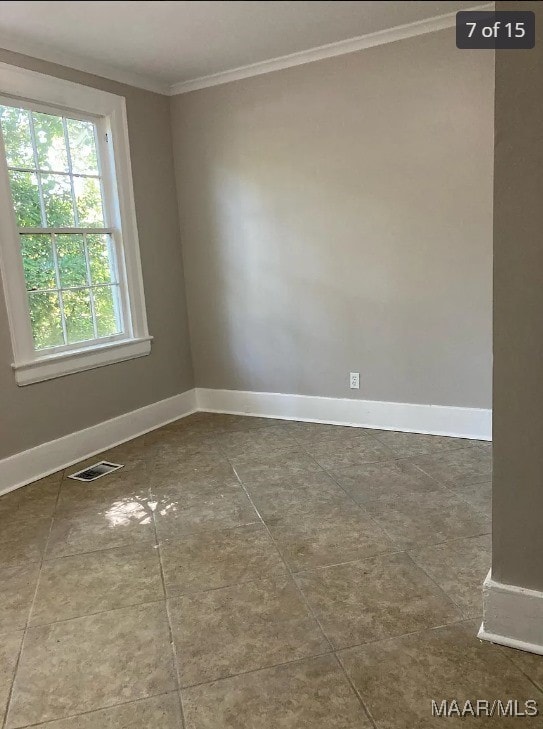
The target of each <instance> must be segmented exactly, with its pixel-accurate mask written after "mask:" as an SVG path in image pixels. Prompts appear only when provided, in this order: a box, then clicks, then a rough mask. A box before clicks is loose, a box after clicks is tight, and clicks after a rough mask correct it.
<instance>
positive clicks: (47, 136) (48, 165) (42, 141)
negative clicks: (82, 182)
mask: <svg viewBox="0 0 543 729" xmlns="http://www.w3.org/2000/svg"><path fill="white" fill-rule="evenodd" d="M32 120H33V122H34V134H35V137H36V151H37V153H38V166H39V168H40V170H55V172H68V154H67V152H66V141H65V139H64V127H63V125H62V117H60V116H53V115H52V114H39V113H37V112H35V111H34V112H32Z"/></svg>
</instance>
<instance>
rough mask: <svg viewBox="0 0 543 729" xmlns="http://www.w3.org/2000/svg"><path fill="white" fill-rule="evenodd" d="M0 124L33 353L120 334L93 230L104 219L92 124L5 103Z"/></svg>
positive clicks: (102, 239)
mask: <svg viewBox="0 0 543 729" xmlns="http://www.w3.org/2000/svg"><path fill="white" fill-rule="evenodd" d="M0 119H1V128H2V134H3V139H4V147H5V150H6V159H7V163H8V169H9V177H10V186H11V193H12V198H13V205H14V210H15V217H16V221H17V225H18V227H19V232H20V241H21V253H22V258H23V268H24V274H25V281H26V287H27V291H28V298H29V309H30V319H31V325H32V333H33V337H34V344H35V347H36V349H45V348H49V347H55V346H60V345H65V344H73V343H76V342H82V341H88V340H91V339H95V338H96V337H98V338H99V337H107V336H111V335H113V334H117V333H119V332H120V331H121V322H120V315H119V291H118V289H119V287H118V282H117V281H116V278H115V265H114V254H113V248H112V242H111V240H110V237H109V235H107V234H103V233H100V232H99V228H103V227H104V215H103V201H102V191H101V182H100V178H99V167H98V155H97V149H96V141H95V128H94V124H93V123H92V122H89V121H81V120H78V119H68V118H64V119H63V117H61V116H57V115H54V114H45V113H41V112H34V111H32V112H31V111H28V110H26V109H19V108H15V107H10V106H0ZM25 228H40V229H43V232H41V231H40V232H39V233H37V232H33V233H32V234H27V233H25V230H24V229H25ZM48 228H60V229H62V228H97V232H96V234H94V233H89V232H86V233H84V234H83V233H81V234H73V233H71V234H67V233H62V232H56V233H54V234H52V233H50V232H48V231H47V229H48Z"/></svg>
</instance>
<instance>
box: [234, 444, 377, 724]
mask: <svg viewBox="0 0 543 729" xmlns="http://www.w3.org/2000/svg"><path fill="white" fill-rule="evenodd" d="M308 455H309V456H310V458H312V456H311V455H310V454H308ZM313 460H315V459H313ZM315 462H316V461H315ZM317 465H319V467H320V468H321V470H322V471H324V469H323V468H322V467H321V466H320V464H317ZM232 468H234V466H232ZM324 472H325V471H324ZM234 473H235V474H236V476H237V478H238V479H239V482H240V484H241V486H242V488H243V490H244V491H245V493H246V494H247V498H248V499H249V501H250V502H251V504H253V508H254V509H255V511H256V512H257V514H258V516H259V517H260V519H261V520H262V523H263V524H264V526H265V528H266V531H267V532H268V535H269V537H270V539H271V541H272V543H273V544H274V546H275V548H276V549H277V552H278V553H279V556H280V557H281V559H282V560H283V563H284V565H285V568H286V569H287V571H288V573H289V574H290V577H291V580H292V582H293V583H294V584H295V585H296V587H297V589H298V592H299V594H300V596H301V598H302V601H303V603H304V605H305V606H306V609H307V610H308V612H309V614H310V615H311V616H312V617H313V620H314V621H315V623H316V624H317V626H318V627H319V630H320V631H321V633H322V636H323V637H324V639H325V641H326V642H327V643H328V645H329V646H330V648H331V652H332V654H333V656H334V658H335V659H336V661H337V663H338V665H339V666H340V669H341V670H342V672H343V675H344V676H345V678H346V680H347V682H348V684H349V686H350V687H351V690H352V691H354V695H355V696H356V698H357V699H358V701H359V703H360V705H361V707H362V710H363V712H364V713H365V715H366V716H367V717H368V719H369V721H370V722H371V724H372V726H373V729H377V726H376V724H375V722H374V720H373V717H372V715H371V713H370V711H369V709H368V707H367V706H366V704H365V702H364V701H363V699H362V697H361V696H360V694H359V692H358V691H357V690H356V688H355V686H354V684H353V682H352V681H351V679H350V677H349V676H348V674H347V672H346V670H345V668H344V666H343V664H342V663H341V661H340V660H339V657H338V655H337V653H336V649H335V647H334V645H333V643H332V641H331V640H330V639H329V638H328V636H327V635H326V633H325V631H324V628H323V626H322V624H321V622H320V620H319V618H318V617H317V614H316V613H315V611H314V610H313V608H312V606H311V605H310V603H309V601H308V599H307V598H306V596H305V594H304V591H303V590H302V588H301V587H300V585H299V584H298V582H297V580H296V578H295V576H294V574H295V573H293V572H292V570H291V569H290V567H289V565H288V564H287V562H286V560H285V559H284V557H283V554H282V552H281V550H280V548H279V546H278V544H277V542H276V541H275V538H274V536H273V534H272V532H271V530H270V528H269V527H268V525H267V524H266V522H265V521H264V519H263V518H262V515H261V514H260V512H259V511H258V509H257V507H256V505H255V504H254V502H253V500H252V498H251V495H250V494H249V492H248V491H247V488H246V487H245V484H244V483H243V481H242V480H241V478H240V477H239V475H238V472H237V471H236V469H235V468H234ZM317 473H318V472H317ZM325 473H326V472H325Z"/></svg>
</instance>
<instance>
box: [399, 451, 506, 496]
mask: <svg viewBox="0 0 543 729" xmlns="http://www.w3.org/2000/svg"><path fill="white" fill-rule="evenodd" d="M413 462H414V463H415V464H416V465H417V466H419V468H422V470H423V471H425V473H427V474H428V475H429V476H432V478H435V479H437V480H438V481H442V482H443V483H446V484H452V485H453V486H454V485H455V484H456V485H460V484H463V483H469V482H472V483H473V482H475V481H489V480H491V478H492V452H491V451H490V450H488V449H485V448H479V447H477V446H475V447H470V448H461V449H459V450H455V451H449V452H447V453H441V454H439V455H434V456H421V457H419V458H415V459H414V461H413Z"/></svg>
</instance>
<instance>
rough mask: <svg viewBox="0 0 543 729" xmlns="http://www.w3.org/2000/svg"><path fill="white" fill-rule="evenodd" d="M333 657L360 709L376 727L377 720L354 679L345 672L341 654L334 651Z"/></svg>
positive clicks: (374, 727) (375, 728)
mask: <svg viewBox="0 0 543 729" xmlns="http://www.w3.org/2000/svg"><path fill="white" fill-rule="evenodd" d="M334 658H335V659H336V661H337V663H338V665H339V667H340V669H341V671H342V673H343V675H344V676H345V678H346V679H347V682H348V684H349V686H350V687H351V689H352V690H353V692H354V695H355V696H356V698H357V699H358V701H359V703H360V705H361V707H362V710H363V711H364V713H365V714H366V716H367V717H368V720H369V722H370V724H371V725H372V727H373V729H377V722H376V721H375V719H374V718H373V714H372V713H371V711H370V707H369V706H368V705H367V704H366V702H365V701H364V698H363V696H362V692H361V691H359V690H358V689H357V687H356V686H355V684H354V681H353V680H352V678H351V677H350V675H349V673H348V672H347V669H346V668H345V665H344V663H343V661H342V660H341V656H339V655H338V653H334Z"/></svg>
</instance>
